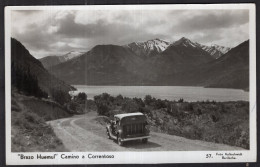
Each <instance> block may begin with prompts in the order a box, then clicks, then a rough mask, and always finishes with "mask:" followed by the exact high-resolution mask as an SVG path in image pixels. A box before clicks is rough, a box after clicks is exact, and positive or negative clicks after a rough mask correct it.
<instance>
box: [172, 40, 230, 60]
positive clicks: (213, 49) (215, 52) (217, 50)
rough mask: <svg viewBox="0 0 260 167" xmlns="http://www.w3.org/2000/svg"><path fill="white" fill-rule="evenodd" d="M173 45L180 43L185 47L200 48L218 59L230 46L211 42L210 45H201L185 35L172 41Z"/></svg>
mask: <svg viewBox="0 0 260 167" xmlns="http://www.w3.org/2000/svg"><path fill="white" fill-rule="evenodd" d="M173 45H175V46H177V45H182V46H185V47H189V46H190V47H193V48H196V47H197V48H201V49H203V50H204V51H206V52H208V53H209V54H210V55H211V56H212V57H213V58H214V59H218V58H220V57H221V56H222V55H224V54H225V53H227V52H228V51H229V50H230V49H231V48H229V47H224V46H220V45H216V44H213V45H211V46H207V45H202V44H200V43H197V42H193V41H191V40H189V39H187V38H185V37H182V38H181V39H179V40H178V41H176V42H174V43H173Z"/></svg>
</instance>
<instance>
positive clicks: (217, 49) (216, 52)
mask: <svg viewBox="0 0 260 167" xmlns="http://www.w3.org/2000/svg"><path fill="white" fill-rule="evenodd" d="M201 47H202V49H203V50H205V51H206V52H208V53H209V54H210V55H211V56H212V57H214V58H215V59H218V58H220V57H221V56H222V55H224V54H225V53H227V52H228V51H230V49H231V48H229V47H224V46H220V45H216V44H213V45H211V46H206V45H201Z"/></svg>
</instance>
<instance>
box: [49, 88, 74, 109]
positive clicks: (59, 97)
mask: <svg viewBox="0 0 260 167" xmlns="http://www.w3.org/2000/svg"><path fill="white" fill-rule="evenodd" d="M51 95H52V98H53V100H55V101H56V102H57V103H59V104H61V105H64V104H66V103H68V102H70V101H71V96H70V95H69V93H67V92H65V91H62V90H58V89H52V90H51Z"/></svg>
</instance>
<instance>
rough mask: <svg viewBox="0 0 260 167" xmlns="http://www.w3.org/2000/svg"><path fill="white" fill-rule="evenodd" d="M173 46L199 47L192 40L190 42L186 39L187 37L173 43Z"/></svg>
mask: <svg viewBox="0 0 260 167" xmlns="http://www.w3.org/2000/svg"><path fill="white" fill-rule="evenodd" d="M173 45H174V46H178V45H183V46H185V47H188V46H192V47H197V43H196V42H192V41H191V40H189V39H188V38H185V37H182V38H180V39H179V40H177V41H175V42H174V43H173Z"/></svg>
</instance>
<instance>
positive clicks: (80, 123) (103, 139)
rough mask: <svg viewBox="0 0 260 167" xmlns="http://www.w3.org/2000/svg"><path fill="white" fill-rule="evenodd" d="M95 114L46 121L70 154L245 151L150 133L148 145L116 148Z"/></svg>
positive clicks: (139, 143) (126, 144)
mask: <svg viewBox="0 0 260 167" xmlns="http://www.w3.org/2000/svg"><path fill="white" fill-rule="evenodd" d="M95 118H97V115H96V114H95V112H89V113H87V114H84V115H77V116H73V117H70V118H63V119H58V120H53V121H49V122H47V123H48V124H50V125H51V126H52V127H53V129H54V132H55V134H56V135H57V137H58V138H60V139H61V140H62V142H63V144H64V146H65V147H66V148H67V149H68V150H69V151H72V152H87V151H203V150H208V151H215V150H244V149H243V148H239V147H233V146H229V145H224V144H216V143H211V142H205V141H199V140H191V139H186V138H183V137H179V136H173V135H167V134H163V133H156V132H151V138H150V139H149V141H148V143H147V144H143V143H141V142H140V141H129V142H126V143H125V144H124V146H123V147H122V146H119V145H117V143H116V142H114V141H113V140H109V139H108V138H107V136H106V131H105V128H104V126H102V125H101V124H99V123H97V122H96V121H95Z"/></svg>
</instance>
